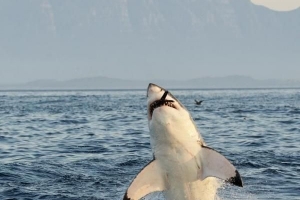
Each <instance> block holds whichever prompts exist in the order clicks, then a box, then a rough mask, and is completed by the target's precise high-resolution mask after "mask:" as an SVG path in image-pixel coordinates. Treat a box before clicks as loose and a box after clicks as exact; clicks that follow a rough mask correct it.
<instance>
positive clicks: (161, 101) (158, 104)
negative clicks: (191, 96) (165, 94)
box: [150, 100, 176, 116]
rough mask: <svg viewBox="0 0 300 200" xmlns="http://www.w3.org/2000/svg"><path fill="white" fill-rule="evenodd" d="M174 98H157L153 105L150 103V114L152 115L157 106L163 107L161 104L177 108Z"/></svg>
mask: <svg viewBox="0 0 300 200" xmlns="http://www.w3.org/2000/svg"><path fill="white" fill-rule="evenodd" d="M173 102H174V101H173V100H157V101H154V102H153V103H152V104H151V105H150V115H151V116H152V114H153V111H154V109H155V108H158V107H161V106H169V107H171V108H176V107H175V106H174V104H173Z"/></svg>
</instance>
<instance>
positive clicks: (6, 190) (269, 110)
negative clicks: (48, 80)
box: [0, 86, 300, 200]
mask: <svg viewBox="0 0 300 200" xmlns="http://www.w3.org/2000/svg"><path fill="white" fill-rule="evenodd" d="M170 92H171V93H172V94H173V95H174V96H175V97H177V98H178V99H179V100H180V101H181V102H182V103H183V104H184V105H185V106H186V107H187V109H188V110H189V111H190V112H191V115H192V117H193V118H194V120H195V123H196V125H197V127H198V129H199V130H200V132H201V134H202V136H203V138H204V140H205V142H206V143H207V145H208V146H209V147H211V148H214V149H216V150H217V151H218V152H220V153H221V154H223V155H224V156H226V157H227V158H228V159H229V160H230V161H231V162H232V163H233V164H234V165H235V166H236V168H237V169H238V170H239V172H240V174H241V176H242V178H243V182H244V187H243V188H238V187H234V186H231V185H227V184H224V185H223V186H222V187H221V188H220V189H219V190H218V194H219V197H220V199H224V200H225V199H226V200H229V199H251V200H252V199H285V200H286V199H289V200H292V199H300V184H299V183H300V89H207V90H170ZM195 99H197V100H203V103H202V104H201V105H198V106H197V105H196V104H195V102H194V100H195ZM149 141H150V140H149V133H148V124H147V108H146V86H145V90H112V91H109V90H105V91H104V90H103V91H1V92H0V199H1V200H13V199H17V200H19V199H22V200H30V199H47V200H55V199H72V200H75V199H78V200H85V199H86V200H89V199H90V200H93V199H99V200H100V199H101V200H102V199H103V200H106V199H107V200H119V199H122V197H123V195H124V192H125V191H126V189H127V187H128V186H129V184H130V182H131V180H132V179H133V177H134V176H135V175H136V174H137V173H138V172H139V171H140V169H142V168H143V167H144V165H146V164H147V163H148V162H149V161H150V160H152V152H151V148H150V142H149ZM146 199H163V196H162V194H161V193H154V194H151V195H148V196H147V197H146Z"/></svg>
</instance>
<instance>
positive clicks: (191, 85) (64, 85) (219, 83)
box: [0, 75, 300, 90]
mask: <svg viewBox="0 0 300 200" xmlns="http://www.w3.org/2000/svg"><path fill="white" fill-rule="evenodd" d="M149 82H153V83H156V84H159V85H161V86H163V87H165V88H170V89H171V88H173V89H174V88H176V89H205V88H207V89H209V88H298V87H300V81H298V80H279V79H266V80H260V79H255V78H252V77H250V76H242V75H231V76H223V77H202V78H194V79H188V80H161V79H156V80H153V79H152V80H126V79H118V78H109V77H104V76H97V77H86V78H76V79H70V80H65V81H57V80H37V81H31V82H27V83H24V84H16V85H0V89H1V90H94V89H95V90H96V89H144V88H145V87H146V86H147V85H148V83H149Z"/></svg>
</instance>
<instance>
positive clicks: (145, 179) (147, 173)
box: [123, 160, 166, 200]
mask: <svg viewBox="0 0 300 200" xmlns="http://www.w3.org/2000/svg"><path fill="white" fill-rule="evenodd" d="M165 188H166V187H165V181H164V178H163V176H162V174H161V171H160V169H159V167H158V164H157V161H155V160H152V161H151V162H150V163H149V164H148V165H146V166H145V167H144V168H143V169H142V170H141V171H140V173H139V174H138V175H137V176H136V177H135V178H134V179H133V181H132V182H131V184H130V186H129V188H128V189H127V191H126V193H125V195H124V197H123V200H138V199H140V198H142V197H144V196H146V195H147V194H149V193H151V192H157V191H163V190H165Z"/></svg>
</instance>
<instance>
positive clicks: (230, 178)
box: [200, 146, 243, 187]
mask: <svg viewBox="0 0 300 200" xmlns="http://www.w3.org/2000/svg"><path fill="white" fill-rule="evenodd" d="M200 159H201V163H202V173H200V174H201V175H200V176H201V177H200V179H201V180H203V179H205V178H207V177H216V178H220V179H223V180H225V181H227V182H229V183H231V184H233V185H236V186H239V187H243V182H242V178H241V176H240V174H239V172H238V171H237V170H236V168H235V167H234V166H233V165H232V164H231V163H230V162H229V161H228V160H227V159H226V158H225V157H224V156H222V155H221V154H219V153H218V152H217V151H215V150H214V149H212V148H209V147H206V146H202V149H201V158H200Z"/></svg>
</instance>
